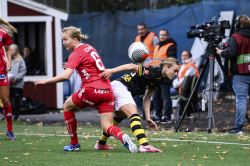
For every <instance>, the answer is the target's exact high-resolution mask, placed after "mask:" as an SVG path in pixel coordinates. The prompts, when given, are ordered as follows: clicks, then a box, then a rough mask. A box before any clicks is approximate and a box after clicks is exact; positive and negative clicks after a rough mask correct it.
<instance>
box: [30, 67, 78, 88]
mask: <svg viewBox="0 0 250 166" xmlns="http://www.w3.org/2000/svg"><path fill="white" fill-rule="evenodd" d="M73 72H74V70H73V69H71V68H66V70H65V71H64V73H63V74H60V75H58V76H55V77H53V78H50V79H47V80H46V79H40V80H37V81H35V82H34V84H35V85H38V84H49V83H57V82H62V81H65V80H68V79H69V78H70V77H71V75H72V74H73Z"/></svg>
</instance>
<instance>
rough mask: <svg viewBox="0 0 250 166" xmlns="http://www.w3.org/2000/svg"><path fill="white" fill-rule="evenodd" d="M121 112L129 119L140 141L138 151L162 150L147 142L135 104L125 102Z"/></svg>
mask: <svg viewBox="0 0 250 166" xmlns="http://www.w3.org/2000/svg"><path fill="white" fill-rule="evenodd" d="M120 109H121V110H122V112H124V113H125V114H126V115H127V117H129V119H130V127H131V129H132V132H133V134H134V136H136V138H137V139H138V141H139V143H140V148H139V151H140V152H144V153H146V152H160V153H161V152H162V151H161V150H160V149H156V148H154V147H153V146H152V145H149V144H148V141H147V139H146V135H145V131H144V129H143V127H142V125H141V118H140V116H139V114H138V112H137V108H136V105H135V104H126V105H123V106H122V107H121V108H120Z"/></svg>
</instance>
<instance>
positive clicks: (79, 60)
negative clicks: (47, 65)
mask: <svg viewBox="0 0 250 166" xmlns="http://www.w3.org/2000/svg"><path fill="white" fill-rule="evenodd" d="M65 68H71V69H75V70H76V71H77V72H78V74H79V76H80V77H81V81H82V86H81V88H84V87H93V88H97V89H109V90H110V91H112V88H111V85H110V81H109V79H108V80H105V79H103V78H100V76H99V74H100V73H101V72H103V71H104V70H105V67H104V65H103V63H102V60H101V57H100V56H99V54H98V53H97V51H96V49H95V48H94V47H92V46H91V45H89V44H79V45H78V46H77V47H76V49H75V50H74V51H73V52H72V53H71V54H70V56H69V59H68V61H67V65H66V67H65Z"/></svg>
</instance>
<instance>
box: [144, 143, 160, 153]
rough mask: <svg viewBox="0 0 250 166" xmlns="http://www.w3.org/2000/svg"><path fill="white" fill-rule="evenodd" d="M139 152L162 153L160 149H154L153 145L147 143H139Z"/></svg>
mask: <svg viewBox="0 0 250 166" xmlns="http://www.w3.org/2000/svg"><path fill="white" fill-rule="evenodd" d="M139 152H141V153H148V152H151V153H162V152H163V151H162V150H160V149H156V148H155V147H153V146H152V145H147V146H143V145H141V146H140V148H139Z"/></svg>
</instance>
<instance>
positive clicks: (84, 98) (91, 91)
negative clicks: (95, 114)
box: [72, 87, 115, 114]
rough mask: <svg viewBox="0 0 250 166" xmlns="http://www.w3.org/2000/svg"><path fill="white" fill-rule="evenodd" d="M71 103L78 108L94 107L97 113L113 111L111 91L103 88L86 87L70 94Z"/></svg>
mask: <svg viewBox="0 0 250 166" xmlns="http://www.w3.org/2000/svg"><path fill="white" fill-rule="evenodd" d="M72 100H73V103H74V104H75V105H76V106H77V107H79V108H85V107H88V106H89V107H95V108H96V109H98V111H99V114H101V113H109V112H113V109H114V107H115V105H114V95H113V92H110V91H109V90H105V89H95V88H92V87H86V88H83V89H80V90H79V91H78V92H76V93H74V94H73V95H72Z"/></svg>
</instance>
